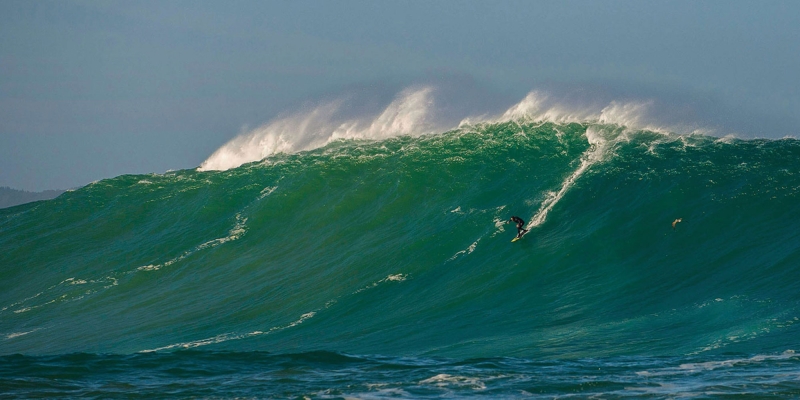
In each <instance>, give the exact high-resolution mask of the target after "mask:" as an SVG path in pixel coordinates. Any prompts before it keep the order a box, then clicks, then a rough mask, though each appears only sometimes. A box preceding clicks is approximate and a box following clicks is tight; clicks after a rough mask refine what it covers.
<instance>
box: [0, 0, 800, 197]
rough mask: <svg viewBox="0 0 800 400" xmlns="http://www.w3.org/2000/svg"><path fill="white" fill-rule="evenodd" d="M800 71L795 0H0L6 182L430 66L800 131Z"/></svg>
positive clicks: (110, 158)
mask: <svg viewBox="0 0 800 400" xmlns="http://www.w3.org/2000/svg"><path fill="white" fill-rule="evenodd" d="M798 71H800V2H797V1H769V2H751V1H747V2H745V1H733V0H728V1H669V2H666V1H658V2H656V1H558V2H556V1H546V2H544V1H543V2H539V1H505V2H495V1H492V2H489V1H466V0H459V1H444V0H443V1H435V2H426V1H393V2H388V1H387V2H382V1H381V2H376V1H225V2H222V1H216V2H210V1H28V0H25V1H16V0H2V1H0V186H11V187H14V188H19V189H25V190H44V189H56V188H70V187H75V186H80V185H83V184H86V183H88V182H91V181H93V180H97V179H102V178H108V177H113V176H117V175H120V174H126V173H148V172H158V173H160V172H164V171H166V170H169V169H182V168H193V167H196V166H197V165H199V164H200V163H201V162H202V161H203V160H204V159H206V158H207V157H208V156H209V155H210V154H211V153H212V152H213V151H214V150H215V149H217V148H218V147H220V146H221V145H222V144H224V143H225V142H227V141H228V140H230V139H231V138H233V137H235V136H236V135H237V134H239V133H241V132H242V130H243V129H244V128H243V127H255V126H258V125H260V124H263V123H265V122H268V121H270V120H271V119H273V118H275V117H276V116H278V115H280V114H281V113H285V112H293V111H294V110H297V109H298V108H299V107H301V106H302V104H304V102H306V101H313V100H315V99H320V98H324V97H326V96H335V95H337V94H338V93H342V92H345V91H348V90H352V89H353V88H361V89H364V88H366V89H367V90H368V91H372V92H374V94H376V95H377V98H387V97H391V95H393V94H395V93H397V92H398V91H399V90H402V88H404V87H407V86H408V85H412V84H414V83H417V82H422V81H424V82H434V83H436V82H444V83H445V84H449V85H451V86H459V87H469V88H471V89H470V93H472V94H471V95H472V96H476V97H480V98H481V99H483V100H484V102H489V103H497V104H496V106H497V107H498V108H502V107H505V106H508V105H509V104H513V103H514V102H515V101H519V100H520V99H522V98H523V97H524V96H525V94H526V93H528V92H530V91H531V90H540V89H544V90H548V91H551V92H555V93H558V92H563V93H579V94H580V93H585V94H586V95H587V96H599V97H602V98H607V99H615V98H637V99H646V100H647V99H649V100H655V103H654V104H655V106H656V107H662V108H664V109H670V110H672V114H671V118H686V119H687V121H678V122H692V123H696V124H699V125H704V126H707V127H709V128H713V129H715V130H716V132H717V133H718V134H728V133H734V134H736V135H738V136H741V137H768V138H779V137H784V136H787V135H788V136H798V134H799V133H800V130H799V129H798V128H797V127H798V123H800V77H798V75H799V74H798ZM491 105H492V104H489V106H491ZM676 110H678V111H680V112H678V111H676Z"/></svg>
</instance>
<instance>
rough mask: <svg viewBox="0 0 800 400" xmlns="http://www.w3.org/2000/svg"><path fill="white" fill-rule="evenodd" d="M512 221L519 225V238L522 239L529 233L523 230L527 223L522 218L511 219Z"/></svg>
mask: <svg viewBox="0 0 800 400" xmlns="http://www.w3.org/2000/svg"><path fill="white" fill-rule="evenodd" d="M510 221H511V222H514V223H516V224H517V237H518V238H519V237H522V235H524V234H525V232H527V231H528V230H527V229H524V228H523V226H524V225H525V221H523V220H522V218H520V217H511V219H510Z"/></svg>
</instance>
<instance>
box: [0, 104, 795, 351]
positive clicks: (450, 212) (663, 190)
mask: <svg viewBox="0 0 800 400" xmlns="http://www.w3.org/2000/svg"><path fill="white" fill-rule="evenodd" d="M431 93H432V91H430V90H426V89H420V90H417V91H408V92H404V94H402V95H401V96H400V97H399V98H398V99H396V100H395V102H394V103H392V104H393V105H392V106H391V107H389V108H387V109H386V110H384V112H382V113H380V114H379V115H378V117H377V118H374V119H369V118H367V119H365V120H358V121H351V122H350V123H349V124H345V125H343V123H337V124H331V123H330V121H332V120H336V118H335V117H330V115H333V114H335V113H333V114H327V116H325V114H324V113H321V114H319V115H323V116H321V117H318V116H315V115H317V114H314V113H313V112H312V113H311V115H310V116H306V119H307V120H308V123H307V124H305V125H303V124H297V122H298V121H300V120H301V119H299V116H295V117H289V119H287V120H284V121H283V122H281V123H277V122H276V123H272V124H269V125H268V126H267V127H265V128H263V129H260V130H256V131H253V132H251V133H250V134H248V135H245V136H243V137H241V138H239V139H237V140H238V142H236V143H238V144H237V146H240V147H239V149H240V150H242V151H243V152H244V151H245V149H258V151H257V152H256V151H255V150H253V151H254V152H253V154H254V156H253V157H255V158H254V159H246V158H241V159H237V161H235V162H232V163H231V164H229V165H228V166H230V167H233V166H234V165H236V164H238V163H240V162H245V161H248V160H249V161H257V160H262V158H261V157H264V154H267V155H268V156H267V157H266V158H264V159H263V160H262V162H256V163H250V164H247V165H241V166H240V167H237V168H230V169H227V170H220V171H216V170H213V169H212V168H202V169H201V170H200V171H198V170H184V171H174V172H170V173H167V174H163V175H156V174H152V175H142V176H121V177H117V178H114V179H109V180H104V181H100V182H97V183H94V184H92V185H89V186H87V187H84V188H81V189H79V190H76V191H72V192H68V193H65V194H64V195H62V196H60V197H59V198H57V199H55V200H52V201H48V202H40V203H33V204H29V205H25V206H19V207H14V208H10V209H5V210H0V248H2V250H3V251H2V255H0V257H2V258H1V259H0V260H2V263H1V264H2V266H3V268H2V269H1V270H0V353H3V354H9V353H27V354H47V353H70V352H76V351H84V352H95V353H109V352H110V353H130V352H142V351H146V352H163V351H174V350H178V349H185V348H203V349H214V350H236V351H251V350H267V351H273V352H304V351H313V350H326V351H336V352H351V353H356V354H391V355H404V354H413V355H433V356H439V355H447V356H458V357H482V356H531V357H552V358H580V357H596V356H605V355H626V354H647V355H674V354H679V355H685V354H705V353H715V352H716V353H719V352H728V351H743V352H748V353H759V352H775V351H777V352H782V351H784V350H787V349H788V348H789V347H791V346H792V345H793V339H792V338H793V337H795V336H796V334H797V326H798V324H797V321H798V319H797V318H798V317H800V315H798V311H799V310H798V300H800V298H798V293H800V291H798V290H797V289H798V287H797V282H798V281H800V279H798V278H800V276H798V273H799V272H798V271H800V270H798V269H797V266H798V265H800V245H798V243H800V241H798V233H797V232H800V229H798V228H800V222H799V221H800V209H798V207H797V204H798V202H797V200H798V196H800V173H799V172H798V170H797V163H796V160H797V159H798V157H800V144H798V141H796V140H792V139H785V140H774V141H770V140H738V139H733V138H716V137H711V136H705V135H701V134H688V135H678V134H674V133H670V132H668V131H667V130H665V129H664V128H659V127H656V126H651V124H650V123H649V122H648V121H647V118H646V115H645V114H646V113H645V112H644V111H643V110H645V109H646V108H647V107H648V104H646V103H642V104H638V103H637V104H634V103H611V104H607V105H605V106H604V107H602V108H599V109H596V110H595V111H594V113H590V112H589V111H585V112H581V113H576V112H575V111H574V110H573V111H570V112H566V111H563V108H559V106H558V104H557V103H555V102H553V101H549V102H548V100H547V98H546V97H543V96H540V95H538V94H535V93H533V94H530V95H528V96H527V97H526V98H525V99H524V100H523V101H522V102H520V103H519V104H517V105H515V106H514V107H512V108H511V109H509V110H508V111H507V112H504V113H501V114H499V115H498V116H496V117H492V118H489V117H484V118H481V119H479V120H469V121H465V122H464V123H462V124H460V126H458V127H456V128H454V129H451V130H447V131H444V132H440V131H435V130H434V131H433V132H434V133H436V134H424V133H426V132H427V129H428V128H430V129H435V128H434V127H435V126H436V123H435V120H436V118H433V117H430V114H429V110H430V108H429V107H430V104H431V100H430V98H429V97H428V96H430V95H431ZM420 105H421V106H420ZM418 106H419V107H418ZM390 109H391V111H388V110H390ZM411 110H416V111H415V112H411ZM426 110H428V111H426ZM432 121H433V122H432ZM281 124H283V125H281ZM279 125H280V126H284V127H285V129H286V130H284V131H281V130H279V129H277V128H274V127H275V126H279ZM334 125H335V127H334V128H335V129H333V130H330V129H329V128H330V127H332V126H334ZM292 126H295V127H296V129H300V132H301V133H302V134H301V135H299V136H298V138H297V139H289V136H287V135H288V133H289V132H291V129H295V128H291V127H292ZM314 126H320V127H325V129H321V128H320V129H316V128H314V129H312V127H314ZM343 126H346V127H351V128H352V129H350V130H347V129H345V128H343ZM270 127H272V128H270ZM303 127H306V128H303ZM426 127H427V128H426ZM303 129H305V130H303ZM335 132H339V133H338V134H337V135H338V136H336V137H334V135H333V133H335ZM344 132H350V133H348V134H345V133H344ZM390 132H401V133H398V134H397V135H395V134H394V133H390ZM402 132H404V133H402ZM282 134H283V135H284V136H281V135H282ZM347 135H350V136H347ZM371 135H372V136H371ZM346 137H349V138H351V139H352V140H337V139H343V138H346ZM264 138H271V139H270V140H272V139H274V143H283V146H288V147H280V146H279V147H274V148H271V149H272V150H268V151H267V153H263V151H266V150H264V149H265V148H266V147H261V144H259V143H261V141H262V139H264ZM284 139H285V140H284ZM361 139H369V140H361ZM281 140H283V142H282V141H281ZM232 143H233V142H232ZM251 145H252V146H251ZM317 146H321V147H317ZM225 148H227V146H226V147H223V149H225ZM223 149H220V151H222V150H223ZM280 149H283V150H280ZM303 149H307V150H306V151H300V150H303ZM230 151H231V152H232V153H230V154H234V153H235V151H233V150H230ZM247 151H250V150H247ZM218 153H219V154H223V153H224V152H223V153H220V152H218ZM270 154H271V155H270ZM212 159H214V160H218V161H219V160H222V159H223V158H218V157H214V156H212V158H210V159H209V160H212ZM215 162H216V161H215ZM204 165H205V164H204ZM220 169H222V168H220ZM511 215H520V216H522V217H523V218H526V219H528V220H529V222H528V226H529V227H531V228H532V229H534V230H533V232H532V233H531V234H529V235H527V236H526V237H525V239H524V240H522V241H520V242H517V243H513V244H512V243H510V239H511V238H512V237H513V236H514V232H512V231H513V229H511V230H509V229H508V227H509V226H508V225H506V224H505V222H506V221H507V219H508V218H509V217H510V216H511Z"/></svg>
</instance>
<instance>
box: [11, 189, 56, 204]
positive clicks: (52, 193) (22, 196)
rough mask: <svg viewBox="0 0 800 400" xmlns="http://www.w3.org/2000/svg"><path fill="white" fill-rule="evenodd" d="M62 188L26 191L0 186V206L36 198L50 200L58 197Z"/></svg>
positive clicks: (27, 201)
mask: <svg viewBox="0 0 800 400" xmlns="http://www.w3.org/2000/svg"><path fill="white" fill-rule="evenodd" d="M61 193H64V190H45V191H44V192H26V191H24V190H17V189H12V188H10V187H0V208H6V207H11V206H16V205H19V204H25V203H30V202H32V201H38V200H50V199H54V198H56V197H58V195H60V194H61Z"/></svg>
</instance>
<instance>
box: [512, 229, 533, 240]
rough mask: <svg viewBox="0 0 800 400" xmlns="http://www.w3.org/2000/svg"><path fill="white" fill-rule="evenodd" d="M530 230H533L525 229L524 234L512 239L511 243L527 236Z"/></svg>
mask: <svg viewBox="0 0 800 400" xmlns="http://www.w3.org/2000/svg"><path fill="white" fill-rule="evenodd" d="M530 231H531V230H530V229H528V230H527V231H525V233H523V234H522V236H520V237H514V238H513V239H511V243H514V242H516V241H517V240H520V239H522V238H524V237H525V235H527V234H528V232H530Z"/></svg>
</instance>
